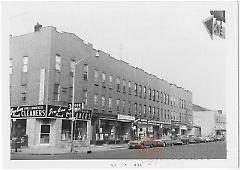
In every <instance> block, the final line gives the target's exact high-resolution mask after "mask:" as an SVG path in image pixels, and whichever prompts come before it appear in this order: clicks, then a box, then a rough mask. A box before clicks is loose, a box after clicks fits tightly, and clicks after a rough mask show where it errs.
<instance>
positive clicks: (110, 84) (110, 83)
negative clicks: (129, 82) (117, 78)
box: [109, 75, 113, 89]
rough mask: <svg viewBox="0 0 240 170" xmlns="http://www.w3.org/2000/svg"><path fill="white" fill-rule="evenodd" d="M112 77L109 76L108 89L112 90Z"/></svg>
mask: <svg viewBox="0 0 240 170" xmlns="http://www.w3.org/2000/svg"><path fill="white" fill-rule="evenodd" d="M112 82H113V76H112V75H110V76H109V88H110V89H112Z"/></svg>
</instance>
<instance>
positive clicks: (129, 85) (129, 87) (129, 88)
mask: <svg viewBox="0 0 240 170" xmlns="http://www.w3.org/2000/svg"><path fill="white" fill-rule="evenodd" d="M128 93H129V94H130V95H131V81H129V82H128Z"/></svg>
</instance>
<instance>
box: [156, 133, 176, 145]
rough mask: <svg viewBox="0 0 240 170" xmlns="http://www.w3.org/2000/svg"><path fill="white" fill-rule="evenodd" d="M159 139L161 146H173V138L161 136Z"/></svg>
mask: <svg viewBox="0 0 240 170" xmlns="http://www.w3.org/2000/svg"><path fill="white" fill-rule="evenodd" d="M159 141H160V142H161V146H163V147H165V146H173V145H174V140H173V139H172V138H171V137H170V136H162V137H161V138H160V139H159Z"/></svg>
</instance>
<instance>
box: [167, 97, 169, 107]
mask: <svg viewBox="0 0 240 170" xmlns="http://www.w3.org/2000/svg"><path fill="white" fill-rule="evenodd" d="M167 104H168V105H169V95H167Z"/></svg>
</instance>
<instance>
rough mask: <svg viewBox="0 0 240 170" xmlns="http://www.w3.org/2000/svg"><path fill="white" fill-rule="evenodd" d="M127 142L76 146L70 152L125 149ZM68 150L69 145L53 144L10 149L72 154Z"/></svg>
mask: <svg viewBox="0 0 240 170" xmlns="http://www.w3.org/2000/svg"><path fill="white" fill-rule="evenodd" d="M127 148H128V146H127V144H116V145H115V144H111V145H110V144H108V145H100V146H98V145H90V146H88V147H78V148H74V149H73V152H72V153H88V152H89V151H90V152H100V151H108V150H120V149H127ZM72 153H71V152H70V147H67V148H59V147H53V146H39V147H33V148H29V147H22V148H21V151H20V152H19V149H18V152H14V149H12V150H11V154H30V155H58V154H72Z"/></svg>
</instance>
